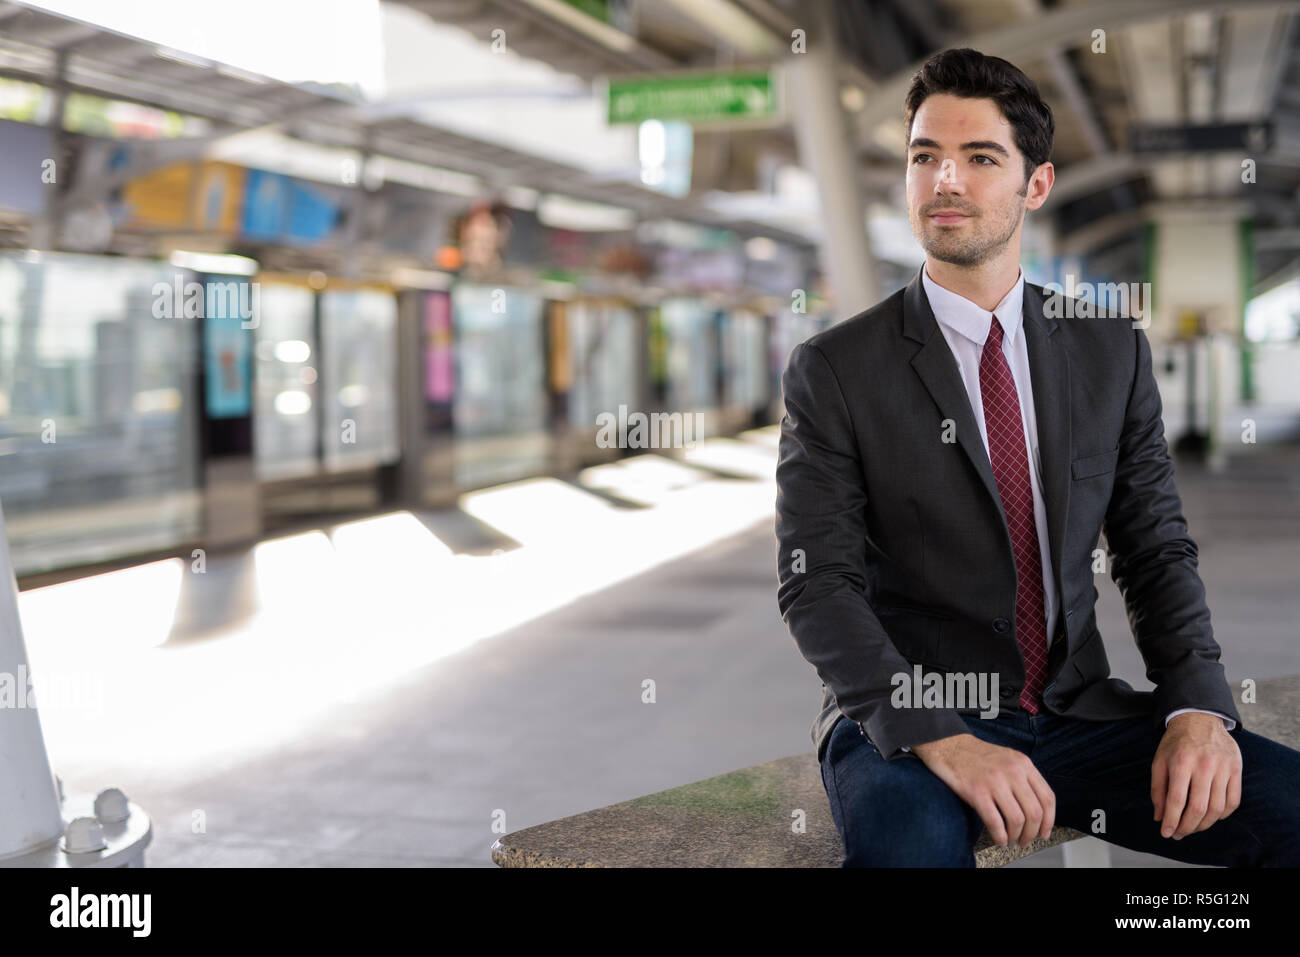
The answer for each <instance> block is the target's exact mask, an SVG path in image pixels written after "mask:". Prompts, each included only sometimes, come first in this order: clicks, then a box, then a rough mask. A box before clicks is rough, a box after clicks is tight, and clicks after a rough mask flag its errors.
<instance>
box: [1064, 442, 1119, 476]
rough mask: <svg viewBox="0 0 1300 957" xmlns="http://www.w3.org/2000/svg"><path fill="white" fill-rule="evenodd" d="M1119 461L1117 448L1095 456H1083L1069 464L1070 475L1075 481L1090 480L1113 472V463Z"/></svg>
mask: <svg viewBox="0 0 1300 957" xmlns="http://www.w3.org/2000/svg"><path fill="white" fill-rule="evenodd" d="M1118 459H1119V447H1118V446H1116V447H1115V448H1113V449H1111V450H1110V451H1109V452H1100V453H1098V454H1097V455H1084V456H1081V457H1080V458H1077V459H1075V460H1074V461H1073V462H1071V463H1070V475H1071V476H1073V477H1074V478H1075V479H1085V478H1091V477H1092V476H1094V475H1105V474H1106V473H1107V472H1113V471H1115V462H1116V461H1117V460H1118Z"/></svg>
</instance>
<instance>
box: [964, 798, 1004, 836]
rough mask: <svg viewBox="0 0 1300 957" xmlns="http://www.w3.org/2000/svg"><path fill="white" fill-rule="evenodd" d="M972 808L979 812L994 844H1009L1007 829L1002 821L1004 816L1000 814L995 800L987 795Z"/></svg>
mask: <svg viewBox="0 0 1300 957" xmlns="http://www.w3.org/2000/svg"><path fill="white" fill-rule="evenodd" d="M972 806H973V807H974V808H975V810H976V811H978V812H979V816H980V820H982V821H983V822H984V826H985V827H986V828H988V831H989V836H990V837H992V838H993V843H994V844H1005V843H1007V828H1006V825H1005V824H1004V823H1003V821H1002V815H1001V814H1000V813H999V812H998V806H997V805H996V804H995V803H994V802H993V798H992V797H990V796H989V795H987V794H986V795H985V796H984V797H982V798H977V799H976V800H975V802H974V804H973V805H972Z"/></svg>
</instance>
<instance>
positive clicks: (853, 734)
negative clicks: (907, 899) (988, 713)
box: [821, 709, 1300, 867]
mask: <svg viewBox="0 0 1300 957" xmlns="http://www.w3.org/2000/svg"><path fill="white" fill-rule="evenodd" d="M963 718H964V720H965V722H966V726H967V728H969V730H970V732H971V733H972V734H974V735H975V736H976V737H978V738H981V739H982V740H984V741H988V742H990V743H992V744H997V745H1001V746H1003V747H1007V748H1015V749H1016V750H1018V751H1022V752H1023V753H1025V754H1026V755H1028V756H1029V758H1030V759H1031V760H1032V761H1033V762H1034V766H1035V767H1036V768H1037V769H1038V772H1039V773H1040V774H1041V775H1042V776H1043V779H1044V780H1045V781H1046V782H1047V784H1048V786H1049V787H1050V788H1051V789H1052V791H1053V793H1054V794H1055V795H1056V818H1055V822H1056V823H1057V824H1064V825H1067V826H1069V827H1073V828H1077V829H1078V830H1080V831H1082V832H1083V833H1085V834H1095V836H1096V837H1098V838H1100V839H1101V840H1103V841H1108V842H1109V843H1111V844H1118V845H1119V846H1120V847H1127V848H1131V849H1132V850H1135V851H1144V852H1146V853H1149V854H1158V855H1160V856H1161V857H1168V858H1173V859H1174V860H1177V861H1184V862H1187V863H1191V864H1217V865H1222V866H1228V867H1261V866H1263V867H1298V866H1300V751H1296V750H1294V749H1292V748H1288V747H1286V746H1285V745H1282V744H1279V743H1278V742H1276V741H1272V740H1270V739H1268V738H1265V737H1262V736H1260V735H1258V734H1254V733H1252V732H1250V731H1246V730H1243V729H1241V728H1237V729H1235V730H1233V731H1231V732H1229V733H1230V734H1231V735H1232V737H1233V740H1235V741H1236V742H1237V747H1238V748H1240V749H1241V758H1242V784H1241V804H1240V805H1239V806H1238V807H1237V810H1236V811H1234V812H1233V813H1232V814H1231V815H1229V816H1228V817H1227V818H1225V819H1224V820H1220V821H1216V822H1215V823H1214V824H1212V825H1211V826H1210V827H1208V828H1207V829H1205V830H1204V831H1196V832H1193V833H1191V834H1189V835H1187V836H1186V837H1184V838H1182V839H1181V840H1174V839H1173V838H1172V837H1162V836H1161V835H1160V822H1158V821H1155V820H1153V819H1152V815H1153V814H1154V813H1155V807H1154V805H1152V803H1151V761H1152V758H1153V757H1154V756H1155V752H1156V746H1157V745H1158V744H1159V743H1160V735H1161V734H1162V731H1161V730H1159V729H1158V726H1157V724H1156V721H1155V719H1154V718H1150V717H1138V718H1125V719H1121V720H1117V721H1101V722H1093V721H1080V720H1077V719H1074V718H1062V717H1060V716H1058V715H1051V714H1046V713H1041V712H1040V713H1039V714H1037V715H1030V714H1028V713H1027V712H1025V711H1021V710H1019V709H1015V710H1008V711H1003V712H1001V713H1000V714H999V715H998V716H997V717H996V718H989V719H985V718H980V717H979V716H978V715H963ZM821 769H822V783H823V784H824V785H825V787H826V794H827V796H828V797H829V798H830V805H831V816H832V817H833V818H834V820H835V827H836V828H837V829H838V830H839V833H840V837H841V838H842V839H843V841H844V850H845V857H844V861H843V865H842V866H844V867H974V866H975V855H974V844H975V841H976V840H977V839H978V838H979V835H980V831H981V830H982V828H983V821H981V819H980V816H979V814H978V813H977V812H976V811H975V809H974V808H972V807H970V806H969V805H968V804H966V802H964V801H963V800H962V799H961V798H959V797H958V796H957V795H956V794H955V793H953V791H952V790H951V789H950V788H949V787H948V785H946V784H944V783H943V781H941V780H940V779H939V778H938V777H937V776H936V775H935V774H934V772H932V771H931V770H930V769H929V768H927V767H926V766H925V763H924V762H923V761H922V760H921V759H920V758H918V757H916V756H915V755H913V754H904V755H902V756H901V757H899V758H896V759H894V760H893V761H886V760H885V759H884V758H883V757H881V755H880V752H879V751H877V750H876V746H875V745H874V744H872V742H871V739H870V738H868V737H866V736H865V735H863V734H862V732H861V731H860V730H859V728H858V725H857V723H856V722H854V721H851V720H849V719H847V718H841V719H840V720H839V722H838V723H837V724H836V725H835V728H834V729H833V730H832V732H831V737H830V741H829V742H828V743H827V746H826V753H825V755H824V756H823V758H822V762H821ZM1097 810H1100V811H1103V812H1105V817H1104V824H1105V830H1104V831H1101V832H1094V830H1093V821H1094V819H1095V812H1096V811H1097Z"/></svg>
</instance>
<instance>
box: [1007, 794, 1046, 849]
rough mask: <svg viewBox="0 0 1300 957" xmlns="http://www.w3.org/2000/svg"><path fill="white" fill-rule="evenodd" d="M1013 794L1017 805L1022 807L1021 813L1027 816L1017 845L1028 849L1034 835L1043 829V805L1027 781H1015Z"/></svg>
mask: <svg viewBox="0 0 1300 957" xmlns="http://www.w3.org/2000/svg"><path fill="white" fill-rule="evenodd" d="M1011 793H1012V794H1013V795H1015V799H1016V803H1018V804H1019V805H1020V812H1021V813H1022V814H1023V815H1024V816H1025V823H1024V825H1023V826H1022V827H1021V829H1020V834H1019V835H1018V837H1017V843H1018V844H1019V845H1020V846H1021V847H1028V846H1029V844H1030V842H1031V841H1033V839H1034V835H1035V834H1037V833H1038V829H1039V828H1040V827H1042V824H1043V805H1042V804H1041V803H1040V802H1039V800H1038V795H1036V794H1035V793H1034V789H1033V788H1032V787H1030V786H1029V782H1028V781H1027V780H1017V781H1013V782H1012V783H1011Z"/></svg>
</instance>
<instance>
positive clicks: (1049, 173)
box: [1025, 163, 1056, 209]
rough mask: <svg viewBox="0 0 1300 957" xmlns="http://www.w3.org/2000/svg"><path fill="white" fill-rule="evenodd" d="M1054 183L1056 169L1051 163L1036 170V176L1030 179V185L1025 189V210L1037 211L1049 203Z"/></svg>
mask: <svg viewBox="0 0 1300 957" xmlns="http://www.w3.org/2000/svg"><path fill="white" fill-rule="evenodd" d="M1054 182H1056V167H1054V166H1053V165H1052V164H1051V163H1043V164H1042V165H1041V166H1039V167H1038V169H1036V170H1034V175H1033V176H1031V177H1029V185H1028V186H1027V187H1026V188H1025V208H1026V209H1037V208H1038V207H1039V206H1042V205H1043V203H1045V202H1047V194H1048V193H1050V192H1051V191H1052V184H1053V183H1054Z"/></svg>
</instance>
